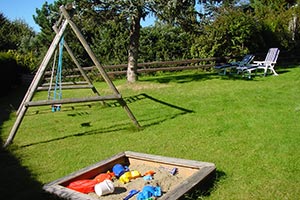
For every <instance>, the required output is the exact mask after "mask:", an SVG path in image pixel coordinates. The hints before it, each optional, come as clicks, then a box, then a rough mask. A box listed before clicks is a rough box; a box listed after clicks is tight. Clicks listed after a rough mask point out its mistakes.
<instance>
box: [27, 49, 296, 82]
mask: <svg viewBox="0 0 300 200" xmlns="http://www.w3.org/2000/svg"><path fill="white" fill-rule="evenodd" d="M263 56H265V54H261V55H260V54H258V55H257V56H256V59H255V60H261V59H263ZM230 59H233V58H230V57H213V58H203V59H187V60H177V61H154V62H146V63H138V69H137V72H138V74H151V73H156V72H167V71H182V70H203V71H212V70H213V68H214V66H215V65H216V63H218V64H223V63H226V62H228V61H229V60H230ZM237 59H239V58H237ZM299 60H300V59H299V57H291V56H279V58H278V64H279V65H280V66H287V65H291V64H298V63H299ZM103 68H104V69H105V71H106V72H107V74H108V75H109V76H110V77H118V76H125V75H126V72H127V64H119V65H103ZM83 69H84V71H85V72H86V73H93V75H94V76H95V75H96V76H97V75H98V71H97V69H96V67H95V66H90V67H83ZM63 74H65V77H67V78H77V77H80V74H79V70H78V69H77V68H76V67H75V68H72V70H71V69H66V70H63ZM50 76H51V71H47V72H46V73H45V79H46V80H47V79H49V78H50ZM32 78H33V75H25V76H24V78H23V81H24V82H26V83H28V82H29V83H30V81H31V80H32Z"/></svg>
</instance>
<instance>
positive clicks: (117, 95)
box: [3, 6, 140, 147]
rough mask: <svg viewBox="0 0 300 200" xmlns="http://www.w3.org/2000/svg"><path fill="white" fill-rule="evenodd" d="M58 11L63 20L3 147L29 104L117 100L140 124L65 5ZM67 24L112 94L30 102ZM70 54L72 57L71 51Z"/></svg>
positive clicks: (13, 132)
mask: <svg viewBox="0 0 300 200" xmlns="http://www.w3.org/2000/svg"><path fill="white" fill-rule="evenodd" d="M60 11H61V14H62V16H63V17H64V20H63V22H62V24H61V27H60V29H59V30H58V29H57V28H55V32H56V35H55V37H54V39H53V41H52V43H51V45H50V47H49V49H48V51H47V53H46V55H45V57H44V59H43V61H42V63H41V65H40V67H39V69H38V71H37V73H36V75H35V77H34V79H33V81H32V83H31V84H30V86H29V88H28V91H27V93H26V95H25V96H24V98H23V101H22V103H21V105H20V107H19V109H18V113H17V119H16V121H15V123H14V125H13V127H12V129H11V131H10V134H9V136H8V138H7V140H6V142H5V144H4V145H3V147H7V146H8V145H9V144H10V143H11V142H12V141H13V139H14V137H15V135H16V133H17V131H18V128H19V127H20V125H21V122H22V120H23V118H24V116H25V114H26V111H27V109H28V107H29V106H39V105H49V104H50V105H51V104H52V103H62V104H63V103H80V102H91V101H105V100H117V101H118V102H119V104H120V105H121V106H122V107H123V108H124V110H125V111H126V112H127V115H128V116H129V118H130V119H131V120H132V122H133V124H134V125H135V126H137V127H138V128H139V127H140V125H139V123H138V121H137V120H136V118H135V116H134V115H133V113H132V112H131V110H130V109H129V107H128V106H127V104H126V102H125V101H124V99H123V98H122V95H121V94H120V93H119V91H118V90H117V88H116V87H115V85H114V84H113V82H112V81H111V80H110V78H109V76H108V75H107V73H106V72H105V70H104V68H103V67H102V65H101V64H100V62H99V61H98V59H97V58H96V56H95V54H94V52H93V51H92V50H91V48H90V46H89V45H88V43H87V41H86V40H85V39H84V37H83V35H82V34H81V32H80V30H79V29H78V27H77V26H76V25H75V23H74V22H73V21H72V19H71V16H70V15H69V13H68V12H67V10H66V8H65V6H61V7H60ZM68 25H70V27H71V28H72V30H73V31H74V33H75V35H76V36H77V38H78V39H79V41H80V43H81V44H82V46H83V47H84V49H85V50H86V52H87V53H88V55H89V57H90V58H91V59H92V61H93V63H94V65H95V66H96V68H97V69H98V70H99V72H100V74H101V76H102V78H103V79H104V81H105V82H106V83H107V84H108V86H109V87H110V89H111V90H112V92H113V95H110V96H99V94H98V96H97V97H92V98H83V99H62V100H55V101H51V100H47V101H40V102H32V101H31V100H32V98H33V95H34V93H35V92H36V91H37V88H38V85H39V83H40V82H41V80H42V77H43V75H44V73H45V70H46V67H47V65H48V63H49V61H50V59H51V57H52V55H53V53H54V51H55V49H56V48H57V45H58V44H59V42H60V40H61V38H62V36H63V34H64V32H65V30H66V28H67V26H68ZM67 49H68V52H69V53H70V51H69V50H70V49H69V48H68V47H67ZM71 56H72V57H73V54H72V53H71ZM73 60H74V59H73ZM75 60H76V59H75ZM75 64H76V65H77V66H78V65H79V64H78V63H77V62H75ZM81 72H82V71H81ZM83 74H84V73H83ZM85 78H86V77H85ZM95 93H97V92H95Z"/></svg>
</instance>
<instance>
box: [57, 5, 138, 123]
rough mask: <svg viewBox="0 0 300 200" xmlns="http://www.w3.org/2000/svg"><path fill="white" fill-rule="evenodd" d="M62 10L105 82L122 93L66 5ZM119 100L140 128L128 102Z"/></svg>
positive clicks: (116, 93) (115, 91)
mask: <svg viewBox="0 0 300 200" xmlns="http://www.w3.org/2000/svg"><path fill="white" fill-rule="evenodd" d="M60 11H61V12H62V14H63V15H64V17H65V18H66V20H67V21H68V23H69V25H70V27H71V28H72V30H73V31H74V33H75V35H76V36H77V38H78V39H79V41H80V43H81V44H82V46H83V47H84V49H85V51H86V52H87V53H88V55H89V56H90V58H91V59H92V61H93V63H94V64H95V66H96V67H97V69H98V70H99V72H100V74H101V75H102V78H103V79H104V80H105V82H106V83H107V84H108V86H109V87H110V88H111V90H112V91H113V92H114V93H115V95H120V93H119V91H118V90H117V88H116V87H115V85H114V84H113V82H112V81H111V80H110V78H109V76H108V74H107V73H106V72H105V70H104V68H103V66H102V65H101V64H100V62H99V61H98V59H97V57H96V55H95V54H94V52H93V51H92V49H91V47H90V46H89V44H88V43H87V41H86V40H85V38H84V37H83V35H82V33H81V32H80V30H79V29H78V27H77V26H76V24H75V23H74V22H73V21H72V20H71V17H70V15H69V13H68V12H67V11H66V9H65V7H64V6H60ZM118 102H119V103H120V105H122V107H123V108H124V110H125V111H126V112H127V115H128V117H129V118H130V119H131V120H132V121H133V123H134V125H135V126H136V127H138V128H140V127H141V126H140V124H139V123H138V121H137V120H136V118H135V116H134V115H133V113H132V112H131V110H130V109H129V107H128V105H127V104H126V102H125V101H124V99H123V98H120V99H119V100H118Z"/></svg>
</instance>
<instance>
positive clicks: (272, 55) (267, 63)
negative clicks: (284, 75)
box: [237, 48, 280, 78]
mask: <svg viewBox="0 0 300 200" xmlns="http://www.w3.org/2000/svg"><path fill="white" fill-rule="evenodd" d="M279 52H280V50H279V49H278V48H270V49H269V51H268V53H267V55H266V58H265V60H264V61H253V64H250V65H244V66H239V67H237V70H238V73H239V72H241V73H242V74H245V73H247V74H248V77H249V78H251V73H252V71H255V73H256V72H257V70H259V69H263V70H264V76H266V75H267V73H268V70H270V72H271V73H273V74H274V75H275V76H278V74H277V72H276V71H275V69H274V67H275V64H276V62H277V58H278V55H279Z"/></svg>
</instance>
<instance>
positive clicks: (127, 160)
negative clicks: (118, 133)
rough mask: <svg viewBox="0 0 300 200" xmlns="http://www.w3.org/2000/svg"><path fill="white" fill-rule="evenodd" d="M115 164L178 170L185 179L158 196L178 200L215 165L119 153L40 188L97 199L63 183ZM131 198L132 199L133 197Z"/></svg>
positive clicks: (205, 178)
mask: <svg viewBox="0 0 300 200" xmlns="http://www.w3.org/2000/svg"><path fill="white" fill-rule="evenodd" d="M115 164H122V165H126V166H130V165H131V164H143V165H148V166H150V167H159V166H160V165H164V166H167V167H176V168H178V171H179V172H180V173H181V174H182V175H184V176H185V177H186V178H185V179H184V180H183V181H182V182H181V183H180V184H178V185H177V186H176V187H175V188H173V189H172V190H170V191H168V192H167V193H165V194H163V195H162V196H161V197H159V198H158V199H159V200H166V199H172V200H175V199H179V198H180V197H182V196H183V195H184V194H185V193H187V192H189V191H190V190H192V189H193V188H195V187H196V186H199V185H202V184H205V183H206V182H208V181H210V180H211V179H213V178H214V176H215V172H216V167H215V165H214V164H213V163H209V162H200V161H195V160H186V159H179V158H172V157H164V156H158V155H152V154H144V153H138V152H132V151H125V152H122V153H119V154H117V155H115V156H112V157H111V158H108V159H106V160H103V161H100V162H98V163H96V164H94V165H91V166H88V167H86V168H83V169H81V170H79V171H77V172H74V173H72V174H70V175H67V176H65V177H63V178H60V179H58V180H55V181H53V182H51V183H48V184H46V185H44V187H43V189H44V190H45V191H47V192H49V193H51V194H54V195H57V196H58V197H60V198H64V199H71V200H79V199H81V200H99V199H101V197H100V198H99V197H93V196H90V195H87V194H83V193H80V192H77V191H74V190H71V189H68V188H67V187H66V186H67V185H68V184H69V183H71V182H72V181H76V180H80V179H90V178H92V177H95V176H96V175H97V174H99V173H105V172H107V171H108V170H111V169H112V167H113V166H114V165H115ZM133 199H135V198H133Z"/></svg>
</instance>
